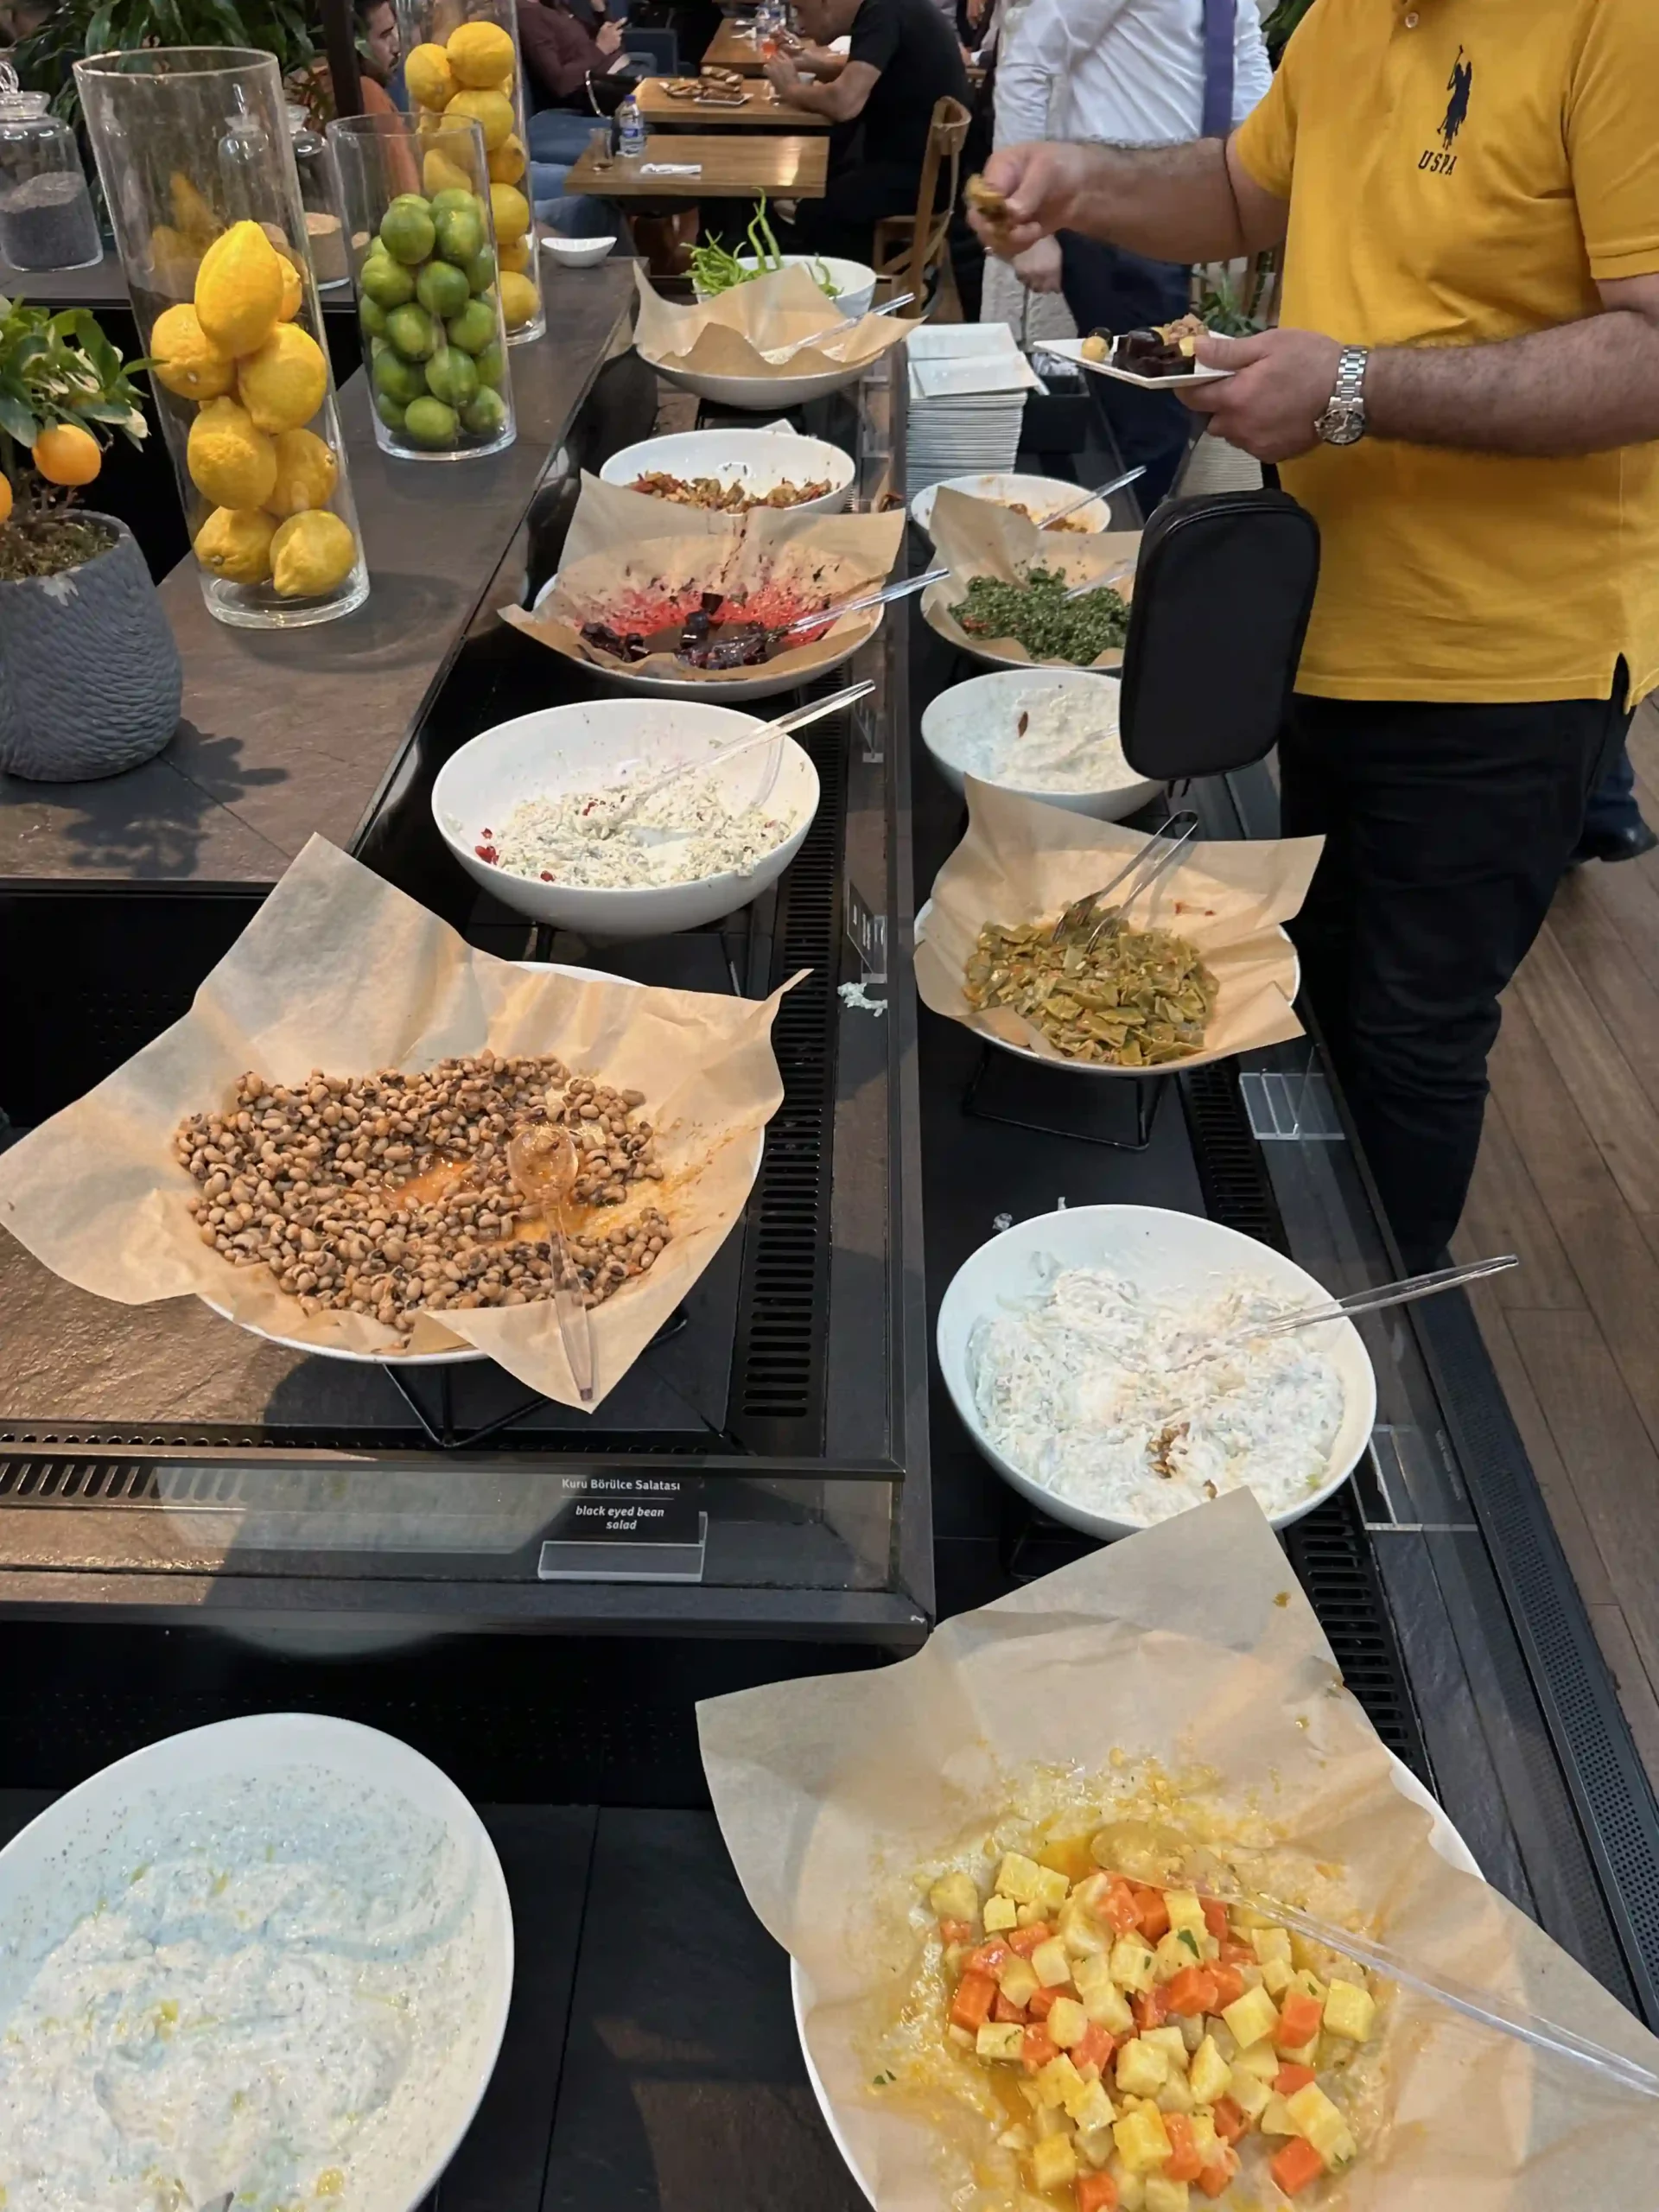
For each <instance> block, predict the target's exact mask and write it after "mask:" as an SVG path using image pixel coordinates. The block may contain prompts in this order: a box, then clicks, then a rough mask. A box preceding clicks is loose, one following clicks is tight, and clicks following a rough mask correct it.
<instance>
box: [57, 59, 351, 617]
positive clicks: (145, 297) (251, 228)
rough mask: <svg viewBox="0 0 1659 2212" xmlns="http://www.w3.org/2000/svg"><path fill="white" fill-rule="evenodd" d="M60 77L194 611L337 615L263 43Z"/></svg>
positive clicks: (277, 83) (281, 146)
mask: <svg viewBox="0 0 1659 2212" xmlns="http://www.w3.org/2000/svg"><path fill="white" fill-rule="evenodd" d="M75 76H76V79H77V80H78V82H79V87H80V96H81V105H82V108H83V111H84V112H85V114H86V127H87V133H88V136H89V137H90V138H91V140H92V150H93V153H94V154H95V156H97V160H98V169H99V176H100V178H101V179H102V180H103V185H104V196H105V200H106V201H107V203H108V206H109V210H110V219H111V223H112V225H113V226H114V231H115V241H116V245H117V247H118V250H119V252H120V255H121V259H122V263H123V264H124V268H125V270H126V277H127V285H128V289H129V290H130V293H131V295H132V308H133V314H134V315H135V317H136V318H137V324H138V338H139V345H140V347H141V350H142V351H143V353H145V354H147V355H148V356H149V357H150V359H151V361H152V363H153V365H152V367H151V369H150V372H149V378H150V388H151V391H152V392H153V394H154V396H155V402H156V413H157V415H158V416H159V417H160V420H161V424H162V432H163V434H164V435H165V437H166V439H167V444H168V451H169V453H170V454H172V457H173V463H174V466H175V468H176V470H177V472H178V478H179V490H180V495H181V498H182V499H183V502H184V509H185V514H186V517H187V518H188V522H189V525H190V539H191V543H192V545H193V547H194V550H195V556H196V560H197V563H198V565H199V568H200V575H201V588H202V595H203V597H204V598H205V599H206V601H207V607H208V611H209V613H212V614H213V615H215V616H216V617H217V618H218V620H219V621H221V622H229V623H232V624H235V625H237V626H240V627H243V628H247V629H261V630H283V629H298V628H302V627H304V626H308V625H309V624H311V623H314V622H327V621H332V620H334V618H335V617H336V616H338V615H341V614H348V613H350V612H351V611H352V609H353V607H360V606H361V605H362V603H363V601H365V599H366V598H367V596H368V592H369V576H368V570H367V568H366V567H365V563H364V558H363V540H362V534H361V532H360V531H359V528H358V522H357V512H356V509H355V507H354V506H353V502H352V492H351V483H350V480H349V478H348V475H347V473H346V452H345V443H344V441H343V439H342V438H341V435H340V416H339V411H338V409H337V407H336V404H335V398H334V376H333V373H332V372H331V370H330V368H329V365H328V347H327V339H326V336H325V333H324V328H323V321H322V310H321V306H320V305H319V302H318V298H317V282H316V273H315V270H314V268H313V266H312V259H311V251H310V245H309V240H308V232H307V227H306V221H305V207H304V203H303V200H302V196H301V193H300V184H299V178H298V175H297V173H296V168H295V163H294V150H293V147H292V144H291V143H290V140H289V126H288V117H287V113H286V110H285V106H284V103H283V88H282V80H281V77H280V75H279V73H278V71H277V60H276V57H275V55H274V54H258V53H255V52H253V51H251V49H247V48H235V47H156V48H146V49H141V50H139V51H137V52H135V53H118V54H94V55H92V56H89V57H88V59H87V60H85V61H79V62H77V63H76V64H75Z"/></svg>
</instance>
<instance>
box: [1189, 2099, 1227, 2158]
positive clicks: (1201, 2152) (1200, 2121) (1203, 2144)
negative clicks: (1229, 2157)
mask: <svg viewBox="0 0 1659 2212" xmlns="http://www.w3.org/2000/svg"><path fill="white" fill-rule="evenodd" d="M1192 2147H1193V2149H1194V2150H1195V2151H1196V2152H1198V2157H1199V2159H1200V2160H1201V2162H1202V2163H1203V2164H1205V2165H1206V2166H1211V2165H1213V2164H1215V2162H1216V2153H1217V2151H1218V2150H1219V2149H1220V2148H1221V2138H1220V2137H1219V2136H1218V2135H1217V2133H1216V2123H1215V2121H1214V2120H1211V2117H1210V2115H1209V2113H1207V2112H1201V2113H1195V2114H1194V2115H1193V2119H1192Z"/></svg>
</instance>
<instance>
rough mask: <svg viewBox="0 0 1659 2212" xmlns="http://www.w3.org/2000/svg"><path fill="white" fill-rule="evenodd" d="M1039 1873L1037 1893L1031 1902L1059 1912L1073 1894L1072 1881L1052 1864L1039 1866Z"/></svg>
mask: <svg viewBox="0 0 1659 2212" xmlns="http://www.w3.org/2000/svg"><path fill="white" fill-rule="evenodd" d="M1037 1874H1038V1884H1037V1894H1036V1896H1035V1897H1033V1899H1032V1900H1031V1902H1032V1903H1033V1904H1039V1905H1041V1906H1042V1907H1043V1908H1044V1909H1045V1910H1046V1911H1048V1912H1058V1910H1059V1909H1060V1907H1061V1906H1062V1905H1063V1904H1065V1901H1066V1899H1067V1897H1070V1896H1071V1883H1070V1882H1069V1881H1067V1879H1066V1878H1065V1875H1064V1874H1062V1873H1060V1872H1058V1869H1057V1868H1055V1867H1052V1866H1039V1868H1038V1869H1037Z"/></svg>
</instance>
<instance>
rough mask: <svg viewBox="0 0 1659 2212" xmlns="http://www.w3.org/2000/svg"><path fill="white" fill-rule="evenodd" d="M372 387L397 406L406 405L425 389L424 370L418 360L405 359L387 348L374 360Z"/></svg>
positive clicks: (419, 395)
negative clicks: (394, 401) (393, 401)
mask: <svg viewBox="0 0 1659 2212" xmlns="http://www.w3.org/2000/svg"><path fill="white" fill-rule="evenodd" d="M373 375H374V388H375V390H376V391H378V392H382V393H384V394H385V397H387V398H388V399H393V400H396V401H397V404H398V406H399V407H407V406H408V404H409V403H410V400H411V399H418V398H419V397H421V395H422V393H423V392H424V391H425V390H426V372H425V371H424V370H423V368H422V367H421V365H420V363H419V362H418V361H405V360H402V359H399V358H398V356H397V354H396V353H392V352H391V351H390V350H388V351H387V352H386V353H382V354H381V355H380V356H379V358H378V360H377V361H376V362H375V365H374V370H373Z"/></svg>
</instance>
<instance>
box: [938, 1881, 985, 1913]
mask: <svg viewBox="0 0 1659 2212" xmlns="http://www.w3.org/2000/svg"><path fill="white" fill-rule="evenodd" d="M927 1901H928V1904H930V1905H931V1907H932V1909H933V1910H934V1911H935V1912H936V1913H937V1914H938V1916H939V1918H940V1919H941V1920H977V1919H978V1918H979V1891H978V1888H977V1886H976V1884H975V1881H974V1878H973V1876H972V1875H971V1874H944V1875H941V1876H940V1878H939V1879H938V1881H937V1882H935V1883H934V1885H933V1886H932V1888H931V1890H930V1891H928V1893H927Z"/></svg>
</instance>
